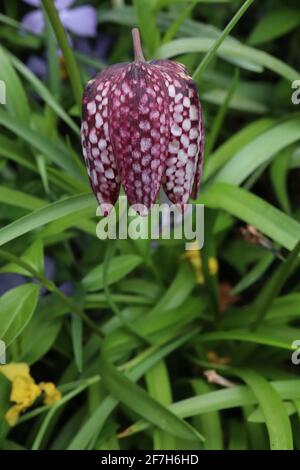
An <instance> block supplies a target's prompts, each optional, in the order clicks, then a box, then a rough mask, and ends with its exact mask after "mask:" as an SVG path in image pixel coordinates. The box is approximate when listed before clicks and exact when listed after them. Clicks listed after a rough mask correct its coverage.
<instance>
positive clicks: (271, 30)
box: [248, 7, 300, 46]
mask: <svg viewBox="0 0 300 470" xmlns="http://www.w3.org/2000/svg"><path fill="white" fill-rule="evenodd" d="M299 24H300V13H299V10H297V9H295V8H285V7H282V8H276V9H274V10H271V11H269V12H268V13H267V14H266V15H265V16H263V17H262V19H261V20H260V21H259V22H258V23H257V24H256V26H255V28H254V29H253V31H252V33H251V35H250V37H249V40H248V43H249V44H250V45H251V46H257V45H258V44H263V43H265V42H268V41H272V40H273V39H275V38H278V37H280V36H283V35H284V34H287V33H289V32H290V31H291V30H292V29H294V28H296V27H297V26H298V25H299Z"/></svg>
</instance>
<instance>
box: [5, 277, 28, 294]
mask: <svg viewBox="0 0 300 470" xmlns="http://www.w3.org/2000/svg"><path fill="white" fill-rule="evenodd" d="M26 282H27V279H26V277H24V276H21V274H16V273H1V274H0V295H3V294H5V292H7V291H8V290H10V289H13V288H14V287H18V286H21V285H22V284H25V283H26Z"/></svg>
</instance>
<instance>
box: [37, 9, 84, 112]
mask: <svg viewBox="0 0 300 470" xmlns="http://www.w3.org/2000/svg"><path fill="white" fill-rule="evenodd" d="M42 3H43V7H44V9H45V12H46V13H47V16H48V18H49V21H50V23H51V26H52V28H53V30H54V33H55V36H56V39H57V42H58V44H59V47H60V48H61V50H62V53H63V56H64V60H65V63H66V68H67V71H68V76H69V79H70V82H71V86H72V89H73V94H74V98H75V101H76V103H77V106H78V109H79V110H80V109H81V99H82V92H83V88H82V83H81V78H80V74H79V70H78V67H77V64H76V61H75V58H74V55H73V52H72V49H71V47H70V45H69V42H68V37H67V35H66V32H65V30H64V27H63V26H62V24H61V21H60V18H59V15H58V12H57V10H56V8H55V5H54V2H53V0H42Z"/></svg>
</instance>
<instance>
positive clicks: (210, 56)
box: [193, 0, 254, 80]
mask: <svg viewBox="0 0 300 470" xmlns="http://www.w3.org/2000/svg"><path fill="white" fill-rule="evenodd" d="M253 2H254V0H246V2H245V3H244V4H243V5H242V6H241V8H240V9H239V10H238V11H237V13H236V14H235V15H234V16H233V18H232V19H231V20H230V22H229V23H228V25H227V26H226V28H225V29H224V30H223V32H222V34H221V35H220V37H219V38H218V39H217V40H216V41H215V42H214V44H213V45H212V47H211V48H210V49H209V51H208V52H207V53H206V54H205V56H204V58H203V59H202V61H201V62H200V64H199V65H198V67H197V68H196V70H195V71H194V73H193V79H194V80H199V78H200V77H201V75H202V74H203V72H204V70H205V69H206V68H207V66H208V65H209V64H210V62H211V61H212V59H213V58H214V56H215V55H216V52H217V50H218V49H219V47H220V46H221V44H222V43H223V41H224V40H225V39H226V38H227V36H228V35H229V34H230V32H231V31H232V29H233V28H234V27H235V25H236V24H237V23H238V22H239V20H240V19H241V17H242V16H243V14H244V13H246V11H247V10H248V8H249V7H250V6H251V5H252V3H253Z"/></svg>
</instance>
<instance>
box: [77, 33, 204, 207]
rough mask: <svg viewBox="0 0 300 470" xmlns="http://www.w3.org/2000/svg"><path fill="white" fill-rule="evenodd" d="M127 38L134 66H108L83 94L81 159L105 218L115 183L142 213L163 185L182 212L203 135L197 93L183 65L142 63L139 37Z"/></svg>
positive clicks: (194, 189) (193, 186)
mask: <svg viewBox="0 0 300 470" xmlns="http://www.w3.org/2000/svg"><path fill="white" fill-rule="evenodd" d="M132 35H133V44H134V53H135V60H134V62H132V63H121V64H116V65H113V66H111V67H108V68H106V69H105V70H104V71H102V72H101V73H99V74H98V75H97V76H96V77H95V78H94V79H92V80H90V81H89V83H88V85H87V87H86V89H85V92H84V96H83V120H82V131H81V133H82V146H83V155H84V159H85V163H86V166H87V171H88V174H89V178H90V182H91V186H92V189H93V191H94V193H95V195H96V197H97V199H98V202H99V203H100V207H101V208H102V212H103V213H104V214H105V215H107V212H108V211H109V209H108V208H111V206H112V205H114V204H115V202H116V201H117V198H118V195H119V190H120V185H121V184H122V186H123V187H124V189H125V193H126V195H127V199H128V202H129V204H130V205H135V207H136V206H137V205H139V207H144V208H145V211H144V213H147V211H148V209H149V208H151V206H152V204H153V203H154V202H155V200H156V198H157V195H158V192H159V190H160V188H161V187H163V188H164V190H165V192H166V194H167V196H168V198H169V199H170V201H171V202H172V203H174V204H176V205H177V206H179V207H180V208H182V209H183V208H184V205H185V204H186V203H187V202H188V199H189V197H190V196H191V197H192V198H196V196H197V193H198V190H199V185H200V179H201V171H202V159H203V141H204V129H203V120H202V114H201V106H200V102H199V97H198V92H197V87H196V85H195V83H194V81H193V80H192V78H191V77H190V76H189V75H188V72H187V70H186V68H185V67H184V66H183V65H181V64H178V63H176V62H172V61H168V60H154V61H150V62H146V61H145V59H144V56H143V53H142V49H141V43H140V36H139V31H138V30H137V29H133V31H132ZM105 207H106V208H107V210H106V209H104V208H105ZM139 212H140V213H143V212H142V211H139Z"/></svg>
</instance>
